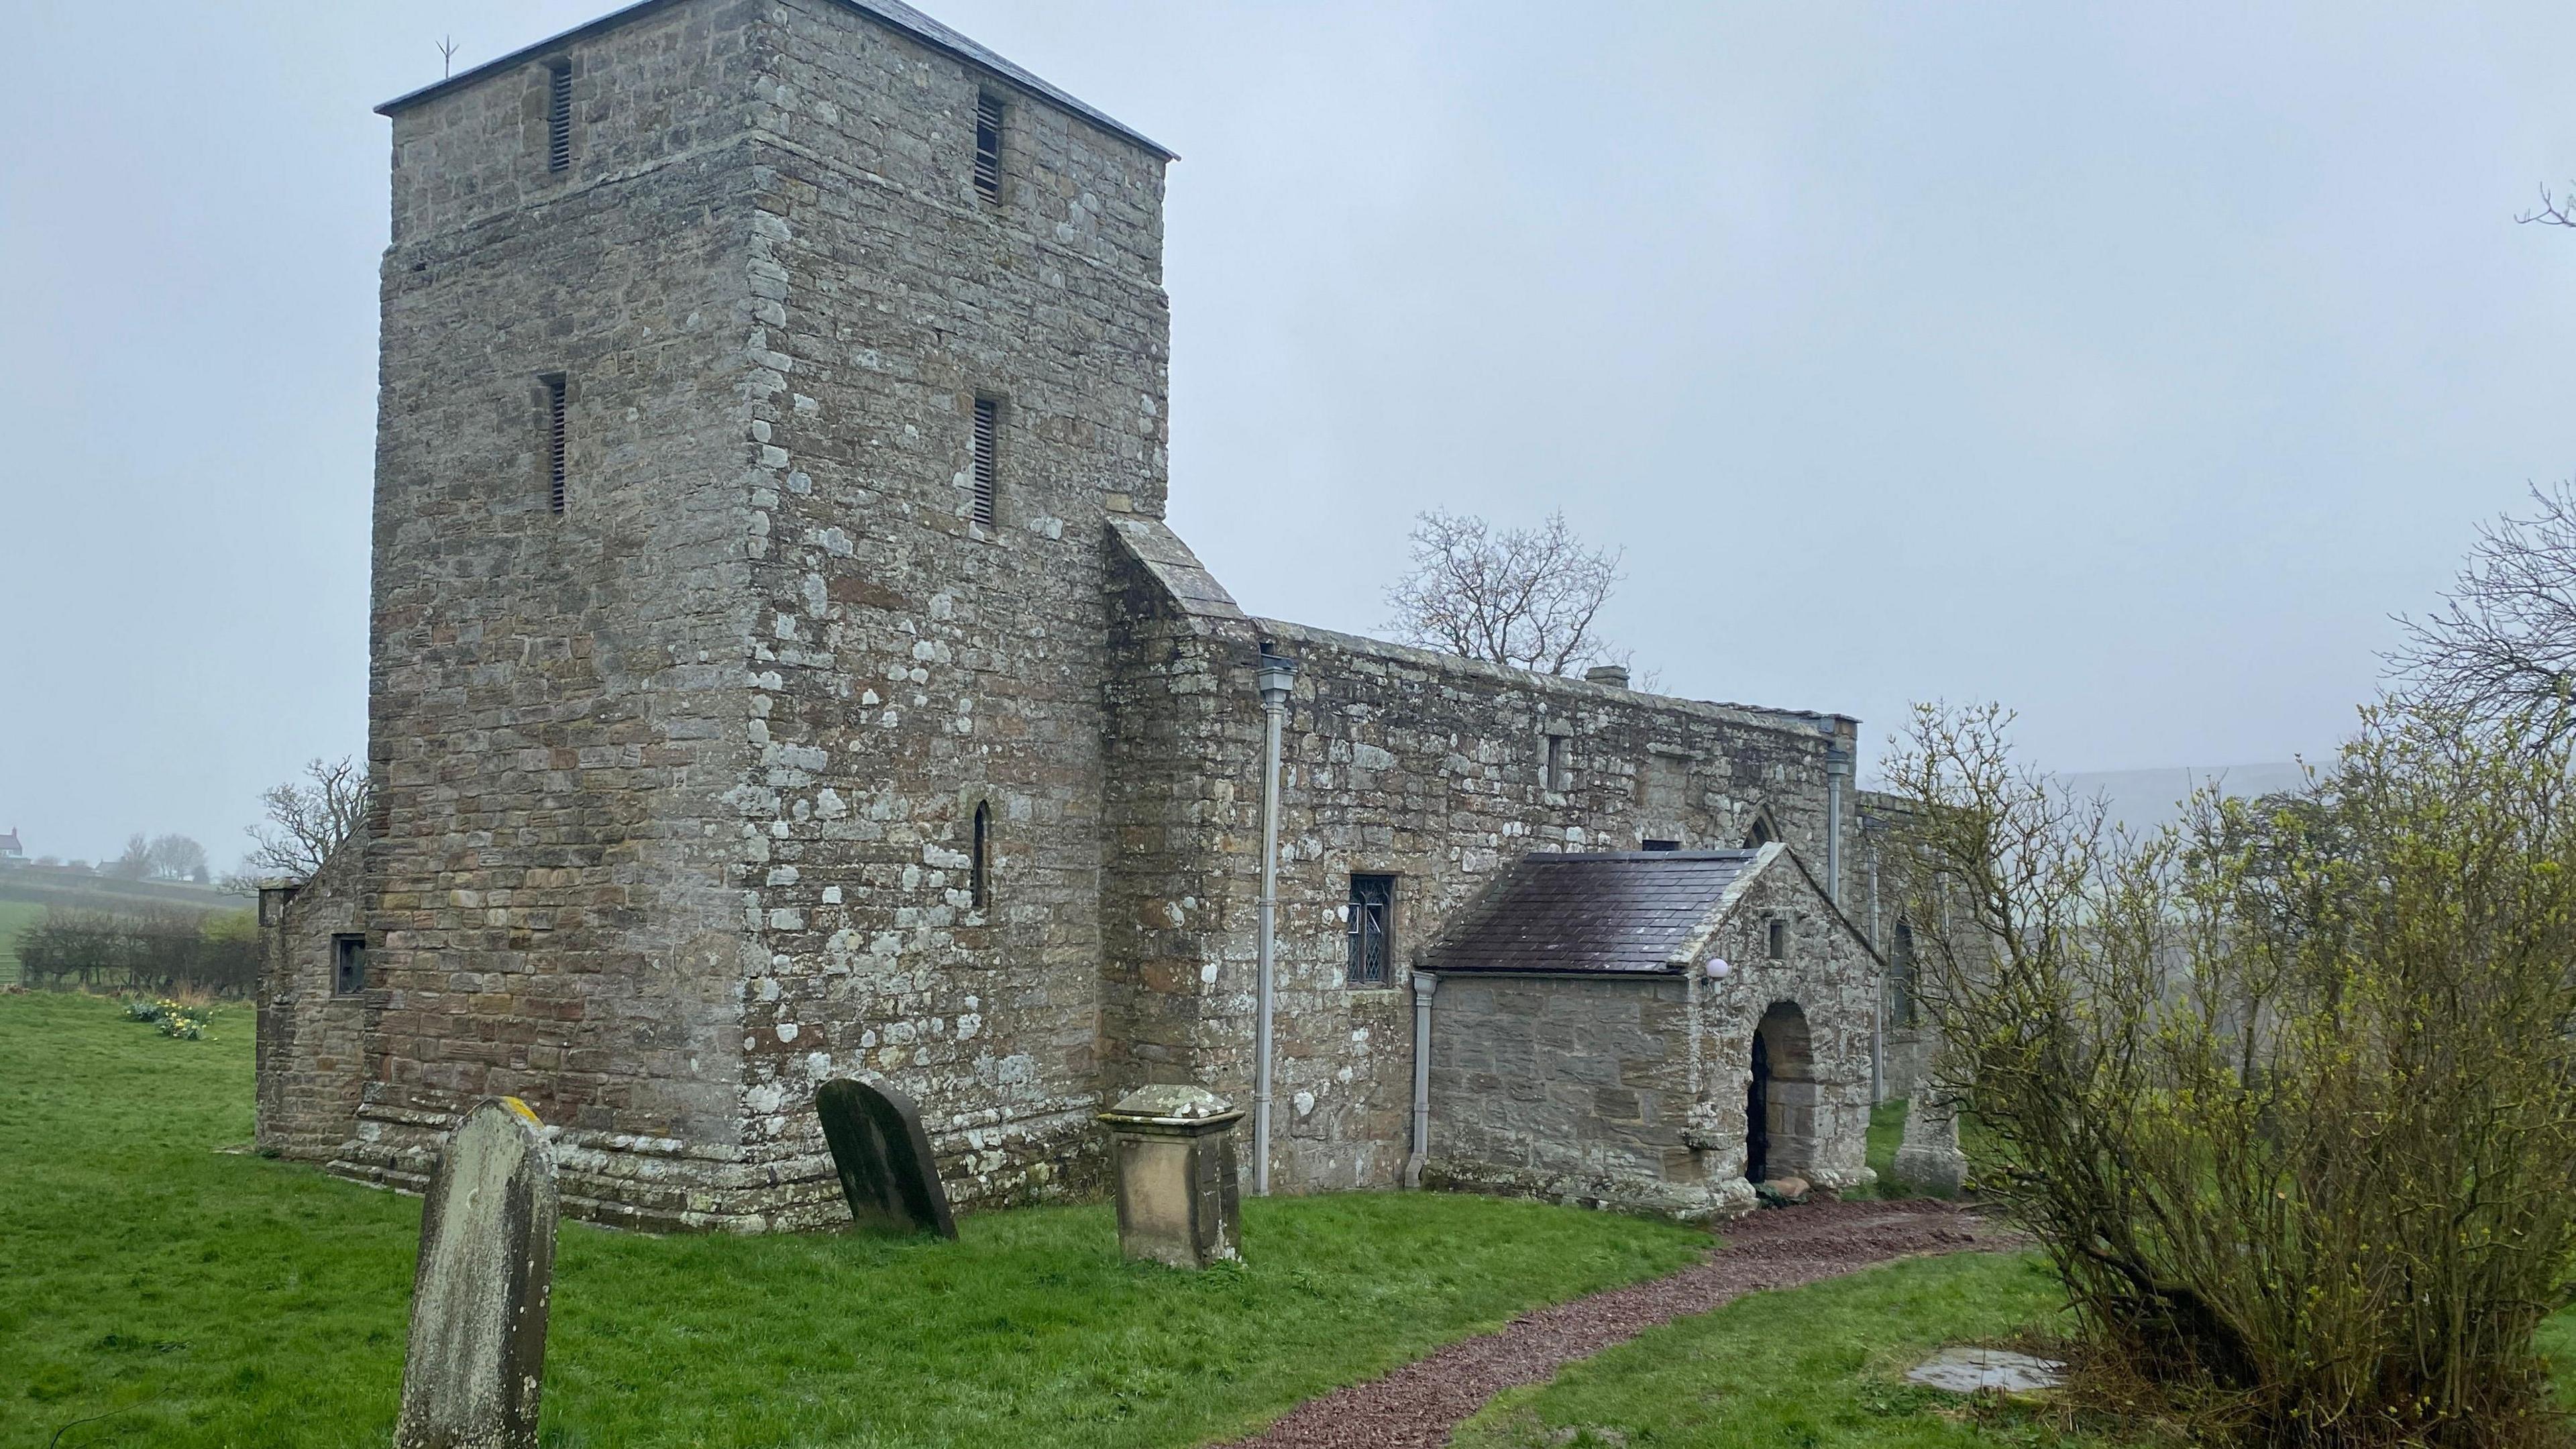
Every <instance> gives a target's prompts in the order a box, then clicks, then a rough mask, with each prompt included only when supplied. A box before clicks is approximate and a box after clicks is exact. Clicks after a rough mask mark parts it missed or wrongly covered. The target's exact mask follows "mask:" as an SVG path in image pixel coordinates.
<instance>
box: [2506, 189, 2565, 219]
mask: <svg viewBox="0 0 2576 1449" xmlns="http://www.w3.org/2000/svg"><path fill="white" fill-rule="evenodd" d="M2571 206H2576V202H2562V201H2560V200H2559V199H2558V198H2557V197H2555V196H2552V195H2550V194H2549V188H2548V187H2546V186H2544V187H2542V188H2540V205H2539V206H2538V207H2535V208H2534V209H2532V210H2530V211H2526V212H2524V213H2523V214H2522V215H2520V216H2517V217H2515V218H2514V220H2515V221H2518V222H2521V223H2522V224H2523V225H2524V226H2533V225H2539V226H2576V211H2571V210H2570V209H2569V208H2570V207H2571Z"/></svg>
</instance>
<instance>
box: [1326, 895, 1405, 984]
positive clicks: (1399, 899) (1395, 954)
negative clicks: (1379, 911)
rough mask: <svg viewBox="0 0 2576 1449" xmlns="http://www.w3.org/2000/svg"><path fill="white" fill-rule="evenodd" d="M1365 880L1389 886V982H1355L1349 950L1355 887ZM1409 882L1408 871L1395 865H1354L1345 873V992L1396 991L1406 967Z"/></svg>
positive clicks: (1387, 960) (1343, 915)
mask: <svg viewBox="0 0 2576 1449" xmlns="http://www.w3.org/2000/svg"><path fill="white" fill-rule="evenodd" d="M1363 878H1366V879H1372V880H1383V881H1385V882H1386V883H1387V892H1386V979H1385V980H1383V981H1354V980H1352V979H1351V972H1350V953H1349V949H1348V948H1349V941H1350V935H1351V919H1350V910H1351V887H1352V884H1353V883H1355V882H1357V881H1359V880H1361V879H1363ZM1405 879H1406V872H1404V871H1402V870H1398V869H1396V868H1394V867H1392V866H1385V867H1378V866H1371V865H1367V864H1364V863H1354V864H1353V865H1352V866H1351V867H1350V869H1349V870H1347V871H1345V872H1344V873H1343V882H1344V885H1343V896H1342V910H1341V923H1342V940H1343V946H1344V950H1343V953H1342V985H1343V987H1344V988H1345V989H1347V990H1349V991H1352V992H1355V993H1357V992H1370V991H1389V992H1391V991H1393V990H1395V988H1396V986H1397V985H1398V983H1399V977H1400V976H1401V974H1402V969H1403V964H1404V962H1403V951H1402V943H1403V941H1404V925H1405V921H1404V917H1405V904H1406V903H1405V897H1406V896H1407V895H1408V894H1410V892H1408V891H1406V890H1405V888H1404V882H1405Z"/></svg>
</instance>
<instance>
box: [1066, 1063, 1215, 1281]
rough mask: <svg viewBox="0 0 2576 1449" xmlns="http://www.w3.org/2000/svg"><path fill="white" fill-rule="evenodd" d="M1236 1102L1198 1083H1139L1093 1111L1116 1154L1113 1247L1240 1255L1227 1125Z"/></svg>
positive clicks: (1178, 1255) (1158, 1258) (1185, 1264)
mask: <svg viewBox="0 0 2576 1449" xmlns="http://www.w3.org/2000/svg"><path fill="white" fill-rule="evenodd" d="M1242 1116H1243V1109H1241V1108H1239V1107H1236V1106H1234V1105H1233V1104H1232V1103H1230V1102H1228V1101H1226V1100H1225V1099H1224V1098H1223V1097H1220V1096H1218V1095H1216V1094H1215V1093H1214V1092H1209V1091H1205V1090H1203V1089H1201V1088H1198V1087H1145V1088H1141V1089H1139V1090H1137V1091H1135V1092H1131V1093H1129V1094H1128V1095H1127V1096H1126V1097H1124V1098H1122V1099H1121V1100H1120V1101H1119V1103H1118V1105H1117V1106H1115V1107H1112V1108H1110V1109H1109V1110H1108V1111H1106V1112H1103V1113H1101V1114H1100V1120H1101V1121H1102V1122H1104V1123H1107V1124H1108V1126H1109V1143H1110V1150H1111V1152H1112V1154H1113V1155H1114V1156H1115V1157H1116V1158H1117V1161H1118V1247H1119V1251H1121V1252H1123V1253H1125V1254H1126V1255H1127V1256H1128V1257H1130V1258H1150V1259H1152V1260H1153V1261H1155V1262H1157V1263H1168V1264H1170V1265H1171V1266H1173V1267H1175V1268H1204V1267H1206V1266H1207V1265H1208V1264H1210V1263H1216V1262H1226V1261H1232V1260H1235V1259H1239V1258H1241V1257H1242V1256H1243V1254H1242V1252H1241V1244H1242V1241H1243V1230H1242V1212H1243V1208H1242V1201H1241V1197H1240V1195H1239V1193H1238V1191H1237V1189H1236V1186H1235V1168H1234V1138H1233V1137H1232V1135H1231V1133H1232V1131H1233V1128H1234V1124H1235V1123H1236V1122H1237V1121H1238V1120H1240V1119H1241V1118H1242Z"/></svg>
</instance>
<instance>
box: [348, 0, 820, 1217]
mask: <svg viewBox="0 0 2576 1449" xmlns="http://www.w3.org/2000/svg"><path fill="white" fill-rule="evenodd" d="M767 8H768V7H766V6H765V5H761V4H753V3H713V0H708V3H698V4H687V5H678V6H673V7H670V8H667V9H664V10H660V11H656V12H651V13H648V14H647V15H645V16H643V17H641V18H638V19H636V20H634V21H631V22H629V23H627V24H624V25H622V26H618V27H614V28H611V29H607V30H605V31H601V32H597V33H594V34H591V35H588V36H585V37H583V38H581V39H579V40H577V41H576V42H574V43H573V44H571V45H570V46H569V47H568V49H566V50H565V51H564V52H563V54H564V56H565V57H566V58H567V59H568V60H569V62H570V64H571V67H572V78H573V88H574V90H573V94H574V114H575V125H574V132H573V159H572V165H571V166H570V167H569V168H568V169H566V170H563V171H550V170H548V169H547V166H546V157H545V144H544V141H545V125H544V109H545V90H546V66H545V64H544V63H543V62H542V60H540V61H537V62H532V63H530V64H527V65H524V66H519V67H517V68H515V69H512V70H508V71H504V72H502V73H499V74H496V75H492V76H488V77H484V78H481V79H479V80H476V81H474V82H472V83H469V84H466V85H462V86H459V87H457V88H454V89H451V90H448V91H445V92H442V93H439V94H437V95H434V96H431V97H428V98H426V99H424V100H422V101H420V102H418V103H416V104H414V105H411V106H409V107H407V108H403V109H399V110H397V111H396V112H395V114H394V174H393V188H392V189H393V198H394V224H393V236H394V242H393V246H392V247H391V249H390V250H389V251H388V252H387V253H386V255H385V259H384V268H383V278H384V301H383V322H382V347H383V353H382V377H381V384H382V387H381V393H380V398H379V422H378V445H377V479H376V500H375V520H376V522H375V579H374V610H375V617H374V630H373V635H374V648H373V663H372V670H371V677H370V702H369V763H370V766H371V768H372V770H373V772H374V775H375V779H376V781H377V810H376V817H375V820H374V828H373V832H372V833H373V843H372V845H371V848H370V851H369V855H368V858H367V867H366V869H367V900H368V910H367V928H368V931H369V933H370V935H371V937H372V938H373V941H374V944H375V947H376V949H375V953H374V956H375V961H376V964H377V970H378V975H379V979H380V981H381V983H382V998H383V1005H382V1010H381V1014H380V1016H379V1018H378V1020H377V1023H376V1025H375V1029H374V1031H373V1033H372V1036H371V1040H370V1044H369V1058H368V1070H367V1078H368V1081H367V1085H366V1095H365V1102H364V1104H363V1106H362V1107H361V1108H360V1111H359V1120H358V1122H357V1124H356V1130H355V1132H354V1134H353V1139H352V1141H351V1142H350V1143H349V1145H348V1148H347V1151H346V1153H345V1154H344V1156H343V1157H341V1158H340V1159H339V1160H338V1161H337V1163H336V1164H335V1166H336V1167H337V1168H338V1169H339V1170H341V1171H345V1172H349V1173H352V1174H356V1175H360V1176H364V1177H369V1178H373V1179H376V1180H381V1181H387V1182H391V1183H396V1184H403V1185H416V1184H417V1183H418V1182H419V1181H421V1180H422V1177H423V1174H424V1173H425V1171H426V1169H427V1167H428V1165H429V1162H430V1154H431V1152H432V1150H433V1148H434V1145H435V1140H436V1136H437V1134H438V1133H439V1132H440V1131H441V1130H443V1129H444V1128H445V1126H446V1125H447V1124H448V1123H449V1122H450V1121H452V1120H453V1118H454V1116H455V1115H456V1114H457V1113H458V1112H460V1111H461V1110H462V1109H463V1108H465V1107H466V1106H468V1105H470V1104H471V1103H472V1102H473V1101H475V1100H476V1099H477V1098H480V1097H482V1096H485V1095H491V1094H511V1095H516V1096H520V1097H523V1098H525V1099H526V1100H527V1102H528V1103H529V1105H530V1106H531V1107H533V1108H534V1109H535V1110H536V1112H537V1113H538V1115H539V1116H540V1117H542V1118H543V1119H544V1120H545V1121H546V1122H548V1123H549V1124H552V1125H553V1126H555V1127H557V1128H558V1129H559V1132H560V1134H561V1135H560V1137H559V1140H558V1143H557V1150H558V1153H559V1154H560V1157H561V1160H562V1161H563V1163H564V1165H565V1167H566V1170H567V1175H566V1181H565V1187H564V1194H565V1202H566V1205H567V1207H568V1208H569V1209H570V1210H572V1211H574V1212H576V1213H581V1214H585V1215H589V1216H594V1217H605V1218H610V1219H614V1220H619V1221H631V1222H639V1223H648V1224H654V1225H666V1226H667V1225H678V1224H685V1223H693V1222H708V1221H716V1220H720V1219H724V1218H726V1217H727V1216H728V1215H729V1214H731V1213H732V1212H733V1211H734V1209H733V1208H732V1206H731V1203H730V1201H729V1198H730V1196H731V1195H735V1194H739V1193H740V1192H741V1191H743V1190H744V1189H745V1188H746V1187H747V1186H749V1185H751V1184H750V1183H749V1181H748V1179H749V1178H750V1177H751V1176H752V1172H753V1170H752V1169H750V1168H748V1167H746V1166H745V1164H744V1163H743V1162H742V1160H741V1148H740V1087H739V1078H740V1075H741V1065H740V1063H741V1058H742V1049H741V1034H740V1033H741V1029H740V1026H739V1019H740V1006H739V1004H738V1002H737V1000H736V988H737V983H738V982H739V981H740V980H741V979H742V978H743V976H744V974H745V972H746V970H747V964H746V960H745V956H746V951H747V949H755V943H754V942H753V941H752V940H751V933H749V932H748V931H747V930H745V928H744V926H743V917H742V905H741V893H740V883H739V881H738V880H736V879H735V878H734V877H733V874H732V870H733V866H734V862H735V860H736V859H737V857H738V856H739V853H740V845H739V842H738V840H737V839H736V838H735V835H736V833H737V832H738V831H739V829H740V824H739V821H740V816H739V812H738V810H737V809H736V808H735V807H734V804H733V802H732V798H731V792H733V791H734V790H736V789H737V788H738V787H739V786H740V784H741V783H742V780H743V778H744V776H745V773H746V771H747V770H748V769H749V768H750V767H749V765H748V763H747V761H748V759H749V756H750V754H751V749H752V747H751V745H750V743H749V741H748V734H747V731H748V729H749V724H750V718H751V716H750V693H749V690H748V688H747V687H746V685H747V679H748V675H749V673H750V664H751V662H752V661H751V659H750V657H749V656H750V653H751V648H752V645H751V634H752V628H753V607H752V602H753V600H752V591H751V555H752V552H753V549H754V547H755V546H756V544H757V541H758V539H759V536H760V535H759V529H760V527H761V524H762V522H763V520H762V518H761V516H760V515H759V514H758V513H757V512H756V511H755V508H754V506H753V504H754V499H755V496H756V495H757V493H758V491H759V490H760V489H762V488H764V487H767V486H769V485H768V482H767V475H766V474H765V473H764V472H763V471H762V470H760V468H759V467H758V464H759V460H760V454H761V448H762V444H761V442H760V440H759V439H758V438H757V437H756V436H754V430H753V425H752V418H751V416H750V404H749V397H748V388H749V385H750V382H751V379H752V376H753V373H754V367H753V360H752V359H751V358H749V357H747V356H746V341H747V339H753V338H755V337H756V336H757V334H758V330H759V328H760V326H761V323H760V321H759V318H758V316H757V315H756V313H757V309H758V307H759V305H760V303H761V302H762V301H763V300H765V299H762V298H760V297H759V296H757V295H756V293H755V291H754V284H755V281H756V267H755V262H754V256H753V248H752V237H753V230H752V227H753V220H752V219H753V216H754V208H753V205H752V198H753V195H754V193H755V191H756V190H757V180H756V176H755V171H754V167H753V165H752V159H751V156H750V154H749V150H748V146H749V140H750V134H749V123H750V111H751V99H752V94H753V90H754V69H755V63H756V58H757V56H758V54H759V49H760V47H759V44H758V35H759V32H760V30H761V28H762V26H763V24H764V18H763V17H764V16H765V15H766V12H767ZM549 373H560V374H562V375H563V376H564V378H565V380H566V393H567V401H568V408H567V430H566V431H567V442H568V448H567V454H568V463H569V468H568V479H567V489H566V492H567V499H566V506H565V508H564V509H563V511H562V512H560V513H557V512H555V511H554V510H553V509H552V508H551V507H550V506H549V500H548V491H549V478H548V467H547V447H546V433H547V420H546V416H545V412H546V409H545V398H544V391H543V388H542V385H541V383H540V378H541V377H542V376H544V375H545V374H549Z"/></svg>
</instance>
